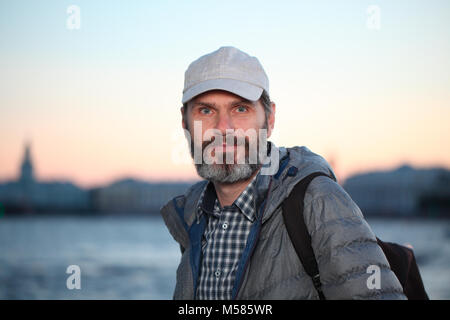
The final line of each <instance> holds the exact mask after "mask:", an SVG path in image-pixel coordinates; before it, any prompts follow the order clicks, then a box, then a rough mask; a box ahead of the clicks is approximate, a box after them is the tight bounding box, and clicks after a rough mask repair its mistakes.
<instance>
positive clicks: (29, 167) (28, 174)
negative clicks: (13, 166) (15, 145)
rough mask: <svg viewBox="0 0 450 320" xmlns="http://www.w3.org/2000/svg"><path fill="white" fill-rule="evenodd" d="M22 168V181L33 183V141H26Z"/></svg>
mask: <svg viewBox="0 0 450 320" xmlns="http://www.w3.org/2000/svg"><path fill="white" fill-rule="evenodd" d="M20 169H21V170H20V182H22V183H25V184H29V183H33V182H34V176H33V164H32V161H31V143H30V142H29V141H27V142H26V143H25V152H24V156H23V160H22V165H21V168H20Z"/></svg>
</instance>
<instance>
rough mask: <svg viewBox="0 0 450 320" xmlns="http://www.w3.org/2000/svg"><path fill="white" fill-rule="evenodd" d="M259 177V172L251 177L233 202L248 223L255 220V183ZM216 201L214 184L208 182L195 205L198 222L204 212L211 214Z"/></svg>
mask: <svg viewBox="0 0 450 320" xmlns="http://www.w3.org/2000/svg"><path fill="white" fill-rule="evenodd" d="M258 175H259V172H258V173H257V174H256V175H255V177H253V179H252V181H251V182H250V183H249V184H248V185H247V187H246V188H245V190H244V191H242V193H241V194H240V195H239V197H237V199H236V200H235V201H234V202H233V205H235V206H236V207H238V208H239V209H240V212H241V213H242V214H243V215H244V216H245V217H246V218H247V219H248V220H250V221H252V222H253V221H254V220H255V218H256V215H255V188H254V186H255V181H256V177H257V176H258ZM216 201H217V204H219V203H218V201H219V200H218V199H217V194H216V190H215V188H214V184H213V183H212V182H211V181H209V182H208V183H207V184H206V186H205V188H204V189H203V192H202V194H201V196H200V198H199V200H198V203H197V219H198V220H200V217H201V215H202V214H203V212H206V213H208V214H210V215H212V214H213V211H214V205H215V203H216Z"/></svg>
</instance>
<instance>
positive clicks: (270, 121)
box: [267, 102, 276, 138]
mask: <svg viewBox="0 0 450 320" xmlns="http://www.w3.org/2000/svg"><path fill="white" fill-rule="evenodd" d="M270 106H271V107H272V112H271V113H270V115H269V118H268V119H267V127H268V128H267V131H268V132H267V138H269V137H270V135H271V134H272V130H273V127H274V126H275V110H276V105H275V102H271V103H270Z"/></svg>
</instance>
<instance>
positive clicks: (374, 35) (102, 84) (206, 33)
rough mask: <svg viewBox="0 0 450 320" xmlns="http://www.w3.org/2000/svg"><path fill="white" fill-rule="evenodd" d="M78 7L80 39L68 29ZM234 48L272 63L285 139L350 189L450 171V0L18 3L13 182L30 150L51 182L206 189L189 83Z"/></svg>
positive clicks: (7, 148)
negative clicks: (189, 124) (198, 65)
mask: <svg viewBox="0 0 450 320" xmlns="http://www.w3.org/2000/svg"><path fill="white" fill-rule="evenodd" d="M70 5H77V6H79V8H80V10H81V28H80V29H79V30H69V29H68V28H67V27H66V21H67V19H68V17H69V14H67V12H66V11H67V8H68V7H69V6H70ZM370 5H377V6H378V7H379V9H380V13H381V15H380V29H379V30H372V29H369V28H368V27H367V25H366V23H367V20H368V13H367V8H368V7H369V6H370ZM224 45H232V46H236V47H238V48H240V49H241V50H243V51H245V52H247V53H249V54H251V55H254V56H256V57H258V59H259V60H260V61H261V63H262V64H263V66H264V68H265V70H266V72H267V74H268V76H269V79H270V94H271V98H272V100H274V101H275V102H276V104H277V113H276V122H275V132H274V136H273V139H272V141H274V142H275V143H276V144H277V145H279V146H294V145H304V146H307V147H308V148H309V149H311V150H312V151H313V152H316V153H318V154H320V155H322V156H324V157H325V158H326V159H327V160H328V161H329V162H330V163H331V164H332V165H333V168H334V169H335V171H336V172H337V174H338V178H340V180H341V181H342V180H343V179H345V177H347V176H349V175H351V174H354V173H357V172H361V171H365V170H374V169H390V168H394V167H396V166H398V165H400V164H403V163H409V164H411V165H413V166H420V167H425V166H444V167H450V152H449V146H450V130H449V124H450V2H449V1H375V0H373V1H314V2H313V1H310V2H301V1H276V2H275V1H271V2H264V1H221V2H219V1H111V0H108V1H98V0H96V1H92V0H89V1H80V0H72V1H61V0H59V1H17V0H14V1H12V0H11V1H3V0H2V1H0V68H1V69H0V70H1V73H0V180H6V179H13V178H15V177H16V175H17V173H18V166H19V163H20V160H21V157H22V154H23V147H24V143H25V141H26V140H27V139H28V140H30V141H31V143H32V155H33V159H34V163H35V168H36V175H37V177H38V178H39V179H43V180H50V179H70V180H72V181H74V182H75V183H77V184H79V185H81V186H85V187H88V186H94V185H97V184H102V183H107V182H110V181H113V180H114V179H117V178H121V177H125V176H132V177H136V178H142V179H152V180H161V179H171V180H176V179H190V178H195V177H196V174H195V169H194V168H193V165H192V164H191V163H190V162H189V158H186V157H187V144H186V142H185V141H184V140H183V139H184V138H183V135H182V131H181V125H180V123H181V116H180V112H179V107H180V106H181V92H182V87H183V76H184V71H185V70H186V68H187V66H188V65H189V63H190V62H192V61H193V60H195V59H197V58H198V57H199V56H201V55H203V54H206V53H209V52H211V51H214V50H216V49H218V48H219V47H220V46H224ZM177 154H184V158H183V159H184V161H180V160H178V161H177V158H176V157H175V156H176V155H177ZM186 159H187V161H186ZM180 162H182V163H180Z"/></svg>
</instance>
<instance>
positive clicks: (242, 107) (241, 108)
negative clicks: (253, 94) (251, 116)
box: [236, 106, 248, 113]
mask: <svg viewBox="0 0 450 320" xmlns="http://www.w3.org/2000/svg"><path fill="white" fill-rule="evenodd" d="M247 110H248V108H247V107H246V106H238V107H237V108H236V111H237V112H238V113H243V112H246V111H247Z"/></svg>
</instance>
